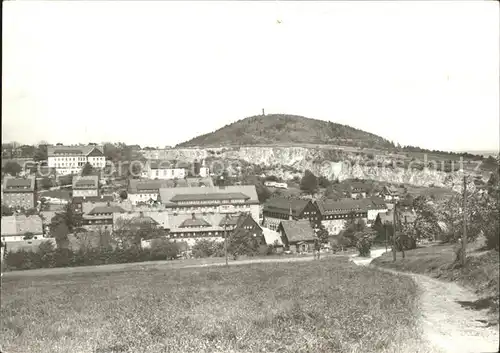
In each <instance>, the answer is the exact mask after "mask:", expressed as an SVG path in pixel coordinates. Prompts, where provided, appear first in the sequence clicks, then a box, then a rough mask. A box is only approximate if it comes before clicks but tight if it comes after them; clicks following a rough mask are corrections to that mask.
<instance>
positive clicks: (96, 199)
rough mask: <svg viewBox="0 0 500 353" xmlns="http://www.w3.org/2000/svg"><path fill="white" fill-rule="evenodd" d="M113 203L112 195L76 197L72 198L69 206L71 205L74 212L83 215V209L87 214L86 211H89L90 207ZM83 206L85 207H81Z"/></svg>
mask: <svg viewBox="0 0 500 353" xmlns="http://www.w3.org/2000/svg"><path fill="white" fill-rule="evenodd" d="M113 201H114V197H113V196H112V195H100V196H77V197H73V198H72V199H71V204H72V207H73V211H74V212H79V213H83V212H84V208H85V209H86V210H87V212H88V211H90V209H91V207H95V206H105V205H107V204H108V203H109V202H113ZM84 204H85V207H84V206H83V205H84ZM92 205H93V206H92ZM89 208H90V209H89Z"/></svg>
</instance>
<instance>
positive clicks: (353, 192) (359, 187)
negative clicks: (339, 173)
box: [343, 181, 371, 200]
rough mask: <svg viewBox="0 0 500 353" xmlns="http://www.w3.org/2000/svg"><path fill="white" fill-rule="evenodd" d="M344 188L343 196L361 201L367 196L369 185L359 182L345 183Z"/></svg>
mask: <svg viewBox="0 0 500 353" xmlns="http://www.w3.org/2000/svg"><path fill="white" fill-rule="evenodd" d="M343 186H344V190H345V195H346V196H347V197H350V198H351V199H354V200H356V199H363V198H365V197H367V196H369V194H370V191H371V187H370V185H368V184H366V183H363V182H360V181H346V182H345V185H343Z"/></svg>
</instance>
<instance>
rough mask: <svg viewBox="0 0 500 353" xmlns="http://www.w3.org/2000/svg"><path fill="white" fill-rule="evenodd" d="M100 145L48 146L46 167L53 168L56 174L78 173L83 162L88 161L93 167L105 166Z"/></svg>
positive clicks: (83, 164) (101, 167)
mask: <svg viewBox="0 0 500 353" xmlns="http://www.w3.org/2000/svg"><path fill="white" fill-rule="evenodd" d="M103 151H104V149H103V147H102V146H95V145H89V146H48V147H47V154H48V163H47V164H48V167H49V168H55V169H56V172H57V174H59V175H68V174H79V173H80V172H81V171H82V169H83V167H84V166H85V164H87V163H89V164H90V165H91V166H92V167H93V168H95V169H103V168H104V167H105V166H106V157H105V156H104V152H103Z"/></svg>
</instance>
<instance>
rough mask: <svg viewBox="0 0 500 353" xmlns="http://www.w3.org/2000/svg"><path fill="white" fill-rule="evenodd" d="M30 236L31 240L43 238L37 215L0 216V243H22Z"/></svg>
mask: <svg viewBox="0 0 500 353" xmlns="http://www.w3.org/2000/svg"><path fill="white" fill-rule="evenodd" d="M27 234H31V235H32V236H33V239H37V238H38V239H41V238H43V222H42V218H41V217H40V216H38V215H33V216H25V215H17V214H16V215H13V216H2V227H1V236H2V242H3V243H5V242H12V241H22V240H23V238H24V237H25V236H26V235H27Z"/></svg>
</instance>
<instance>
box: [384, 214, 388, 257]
mask: <svg viewBox="0 0 500 353" xmlns="http://www.w3.org/2000/svg"><path fill="white" fill-rule="evenodd" d="M384 231H385V252H387V243H388V241H387V221H386V222H384Z"/></svg>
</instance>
